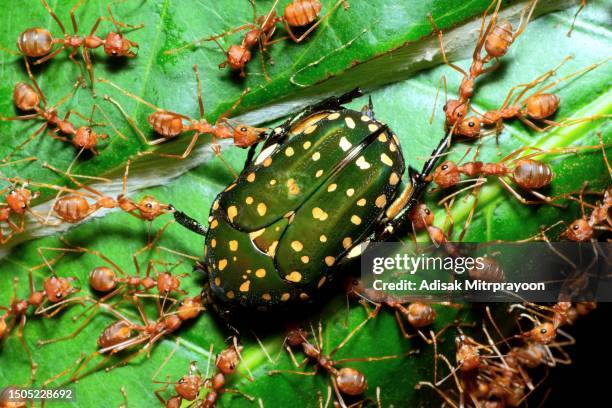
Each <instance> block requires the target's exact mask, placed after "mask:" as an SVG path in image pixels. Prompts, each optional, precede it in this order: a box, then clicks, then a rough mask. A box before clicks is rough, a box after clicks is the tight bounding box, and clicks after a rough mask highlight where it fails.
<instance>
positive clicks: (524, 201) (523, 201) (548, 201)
mask: <svg viewBox="0 0 612 408" xmlns="http://www.w3.org/2000/svg"><path fill="white" fill-rule="evenodd" d="M497 180H498V181H499V182H500V184H501V185H502V187H504V188H505V189H506V190H508V191H509V192H510V193H511V194H512V195H513V196H514V198H516V199H517V200H518V201H519V202H520V203H521V204H525V205H541V204H550V205H552V206H554V207H558V208H565V207H564V206H562V205H560V204H556V203H553V202H552V199H551V198H549V197H546V196H543V195H541V194H539V193H538V194H536V193H537V192H536V191H532V190H529V191H530V192H531V193H532V194H534V195H535V196H536V197H538V198H542V200H543V201H533V200H527V199H525V198H524V197H523V196H521V195H520V194H519V193H518V192H517V191H516V190H515V189H513V188H512V186H510V184H508V182H506V181H505V180H504V179H503V178H501V177H498V178H497Z"/></svg>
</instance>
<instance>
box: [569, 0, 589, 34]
mask: <svg viewBox="0 0 612 408" xmlns="http://www.w3.org/2000/svg"><path fill="white" fill-rule="evenodd" d="M585 7H586V0H580V6H579V7H578V10H576V14H574V19H573V20H572V25H571V26H570V29H569V31H568V32H567V36H568V37H571V36H572V31H574V25H575V24H576V19H577V18H578V15H579V14H580V13H581V12H582V9H583V8H585Z"/></svg>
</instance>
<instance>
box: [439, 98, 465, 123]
mask: <svg viewBox="0 0 612 408" xmlns="http://www.w3.org/2000/svg"><path fill="white" fill-rule="evenodd" d="M442 109H444V113H445V114H446V123H448V124H449V125H454V124H455V123H457V122H460V121H461V120H463V118H464V117H465V115H467V110H468V105H467V103H465V102H461V101H459V100H457V99H449V100H448V101H447V102H446V104H445V105H444V107H443V108H442Z"/></svg>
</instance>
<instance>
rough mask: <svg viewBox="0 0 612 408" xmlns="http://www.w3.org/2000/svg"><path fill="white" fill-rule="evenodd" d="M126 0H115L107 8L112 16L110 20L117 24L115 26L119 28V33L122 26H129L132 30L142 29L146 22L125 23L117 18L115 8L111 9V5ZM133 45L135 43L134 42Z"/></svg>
mask: <svg viewBox="0 0 612 408" xmlns="http://www.w3.org/2000/svg"><path fill="white" fill-rule="evenodd" d="M125 1H126V0H116V1H113V2H111V3H109V4H108V5H107V6H106V10H107V11H108V15H109V16H110V21H111V22H112V23H113V24H114V25H115V28H116V29H117V31H118V32H119V33H121V28H129V29H131V30H132V31H135V30H140V29H141V28H143V27H144V24H143V23H140V24H138V25H132V24H127V23H123V22H121V21H118V20H117V19H116V18H115V16H114V15H113V10H112V9H111V6H113V5H116V4H119V3H125ZM132 45H133V44H132Z"/></svg>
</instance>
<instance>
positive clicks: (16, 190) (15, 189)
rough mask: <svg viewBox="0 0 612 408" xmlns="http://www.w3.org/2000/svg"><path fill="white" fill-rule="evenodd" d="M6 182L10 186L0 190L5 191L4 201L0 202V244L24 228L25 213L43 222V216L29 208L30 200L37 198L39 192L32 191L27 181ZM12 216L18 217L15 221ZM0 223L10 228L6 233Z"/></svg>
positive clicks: (12, 180)
mask: <svg viewBox="0 0 612 408" xmlns="http://www.w3.org/2000/svg"><path fill="white" fill-rule="evenodd" d="M8 182H9V183H10V186H8V187H5V188H3V189H2V190H0V194H4V193H6V195H5V196H4V202H3V203H0V244H6V243H7V242H8V241H10V240H11V239H12V238H13V236H14V235H15V234H16V233H17V234H20V233H22V232H24V231H25V230H26V225H25V223H26V214H31V215H32V216H34V217H35V218H36V219H38V220H39V221H40V222H44V218H43V217H42V216H41V215H40V214H39V213H38V212H36V211H34V210H32V208H31V203H32V200H35V199H36V198H38V196H39V195H40V193H39V192H38V191H37V192H34V193H32V191H31V190H30V189H29V187H28V186H29V185H30V182H28V181H20V180H18V179H8ZM19 185H20V186H19ZM13 216H14V217H16V218H17V219H18V221H17V222H15V221H14V220H13ZM2 223H5V224H6V225H7V226H8V228H9V230H10V232H9V233H8V234H6V235H5V232H4V229H3V228H2V226H1V224H2Z"/></svg>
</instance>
